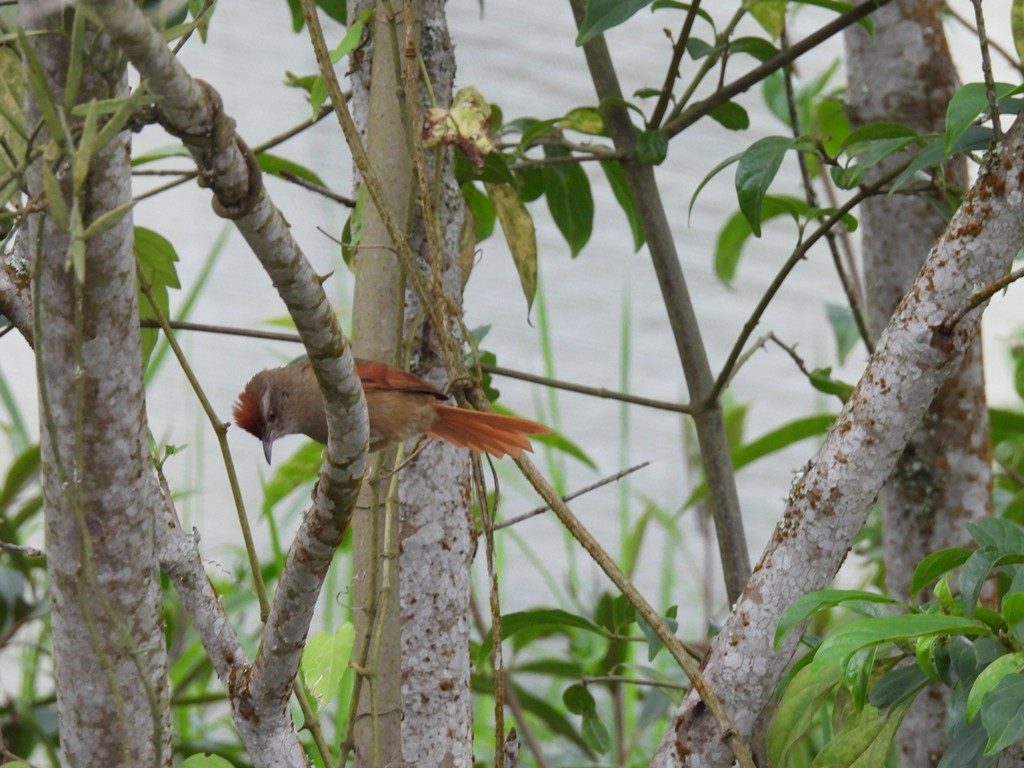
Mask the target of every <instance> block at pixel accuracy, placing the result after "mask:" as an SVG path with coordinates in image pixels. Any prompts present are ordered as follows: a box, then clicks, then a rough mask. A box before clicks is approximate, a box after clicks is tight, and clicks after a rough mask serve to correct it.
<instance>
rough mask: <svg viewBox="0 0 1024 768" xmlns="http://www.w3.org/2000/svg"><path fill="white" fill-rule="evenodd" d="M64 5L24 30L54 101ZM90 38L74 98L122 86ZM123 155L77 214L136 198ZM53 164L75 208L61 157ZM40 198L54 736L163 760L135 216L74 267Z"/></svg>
mask: <svg viewBox="0 0 1024 768" xmlns="http://www.w3.org/2000/svg"><path fill="white" fill-rule="evenodd" d="M71 13H72V11H71V10H70V9H69V8H67V7H61V6H60V5H59V4H57V3H27V4H25V5H24V6H23V20H24V22H25V25H26V27H28V28H29V29H35V30H45V34H41V35H38V36H33V37H32V38H31V40H32V43H31V44H32V45H33V47H34V48H35V50H36V52H37V54H38V57H39V60H40V62H41V64H42V67H43V69H44V70H45V73H46V79H47V82H48V87H49V90H50V93H51V94H52V97H53V99H54V100H55V103H56V104H58V105H61V104H63V101H64V98H65V93H64V90H65V86H66V83H67V75H68V67H69V64H70V61H71V56H72V55H73V54H72V51H71V48H70V46H69V39H68V35H69V33H70V29H71V27H70V24H71ZM84 39H85V46H84V51H85V55H84V56H83V57H82V60H81V61H80V62H78V63H79V64H80V65H81V66H82V67H83V71H84V75H83V78H82V81H81V84H80V86H79V90H78V92H77V102H78V103H87V102H88V101H90V100H92V99H110V98H116V97H118V96H122V95H124V93H125V92H126V79H125V68H124V63H123V61H122V60H121V58H120V54H119V53H118V52H117V51H116V50H112V49H110V48H109V47H108V45H107V43H106V39H105V38H104V36H102V35H99V34H97V33H96V32H95V30H92V29H91V28H88V27H87V28H86V33H85V38H84ZM27 113H28V115H29V118H30V121H32V120H36V119H38V117H39V115H40V114H41V112H40V105H39V102H38V101H37V100H35V99H33V98H29V99H28V104H27ZM76 135H80V134H76ZM48 138H49V136H48V135H47V136H46V137H45V139H44V138H43V137H40V141H43V140H46V139H48ZM40 146H41V144H40ZM128 154H129V137H128V134H127V133H122V134H121V135H119V136H118V137H116V138H115V139H114V141H113V142H112V143H110V144H109V145H108V146H107V147H106V148H104V149H102V150H100V151H99V152H98V154H96V155H95V157H94V158H93V160H92V162H91V165H90V168H89V173H88V177H87V179H86V180H85V183H84V185H83V187H82V189H81V190H80V193H79V194H77V195H76V196H75V197H76V200H75V202H77V204H78V205H79V206H80V210H81V213H82V218H83V220H84V222H85V225H86V226H87V225H89V224H90V223H92V222H94V221H95V220H96V219H98V218H99V217H100V216H102V215H103V214H105V213H107V212H108V211H111V210H113V209H115V208H117V207H118V206H120V205H122V204H124V203H127V202H128V201H129V200H130V199H131V176H130V168H129V164H128V159H129V157H128ZM71 160H72V159H69V161H71ZM46 162H50V158H49V157H46V158H45V159H43V160H41V161H38V162H37V163H36V165H34V166H33V168H32V169H31V172H30V174H29V177H28V184H29V190H30V194H33V195H37V194H39V195H40V197H41V193H42V190H43V186H42V163H46ZM51 167H52V168H53V170H54V172H55V176H56V178H57V182H58V185H59V187H60V193H61V194H62V195H63V196H64V205H65V206H66V207H67V208H69V209H70V208H71V207H72V202H73V200H72V196H73V193H72V183H71V172H70V166H69V163H68V162H59V163H56V164H55V165H53V166H51ZM50 190H51V191H52V187H51V188H50ZM51 205H52V203H51ZM58 207H59V206H58ZM49 210H52V208H51V209H49ZM49 210H48V211H47V212H44V213H39V214H35V215H32V216H30V217H29V218H28V221H27V237H25V238H23V239H22V241H21V242H22V244H23V245H24V247H25V248H26V249H27V256H28V258H29V259H30V262H31V264H32V269H33V275H34V279H35V285H34V291H35V293H34V297H35V302H34V306H35V323H34V340H35V350H36V357H37V371H38V375H39V411H40V440H41V444H42V446H41V447H42V457H43V491H44V498H45V512H44V514H45V525H46V554H47V569H48V573H49V579H50V588H51V592H50V599H51V615H52V627H53V649H54V665H55V673H56V680H57V709H58V717H59V726H60V741H61V749H62V751H63V753H64V761H65V762H66V764H68V765H74V766H77V767H78V768H84V767H87V766H143V765H145V766H160V765H170V764H171V739H170V723H169V719H168V711H169V710H168V689H167V660H166V654H165V649H164V644H163V636H164V633H163V614H162V599H161V590H160V578H159V571H158V568H157V560H156V554H155V544H154V527H153V526H154V509H153V507H152V503H153V500H154V498H155V491H156V485H155V478H154V476H153V473H152V468H151V466H150V461H149V449H148V445H147V440H146V415H145V401H144V397H143V389H142V364H141V354H140V344H139V314H138V307H137V304H136V290H137V288H136V278H135V256H134V251H133V235H132V220H131V216H130V215H128V216H125V217H124V218H123V219H121V220H120V222H119V223H118V224H116V225H115V226H113V227H112V228H110V229H108V230H107V231H106V232H104V233H103V234H99V235H96V236H95V237H92V238H91V239H90V240H88V242H87V244H86V247H85V253H84V258H83V259H82V260H81V261H80V262H76V263H75V264H74V266H73V265H72V264H69V260H68V254H69V242H70V241H69V237H68V235H67V234H66V232H65V231H64V230H62V228H61V227H59V226H58V224H57V221H56V220H55V219H54V217H53V216H51V215H50V213H49Z"/></svg>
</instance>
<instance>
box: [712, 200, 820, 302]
mask: <svg viewBox="0 0 1024 768" xmlns="http://www.w3.org/2000/svg"><path fill="white" fill-rule="evenodd" d="M807 210H808V208H807V203H806V202H805V201H803V200H800V199H798V198H795V197H777V196H775V195H771V196H768V197H766V198H764V199H763V200H762V201H761V203H760V213H759V215H760V220H761V222H762V223H763V222H765V221H768V220H770V219H774V218H776V217H778V216H782V215H784V214H788V215H789V216H791V217H792V219H793V221H795V222H797V223H799V221H800V218H801V216H803V215H805V214H806V212H807ZM753 234H755V233H754V231H753V229H752V228H751V225H750V221H749V219H748V218H747V217H746V215H745V214H744V213H742V212H739V213H735V214H733V215H732V216H730V217H729V219H728V221H726V222H725V225H724V226H723V227H722V231H721V232H719V233H718V240H717V241H716V242H715V274H716V275H717V276H718V279H719V280H721V281H722V282H723V283H724V284H725V285H730V284H731V283H732V281H733V278H734V277H735V276H736V268H737V266H738V265H739V261H740V256H741V255H742V253H743V246H744V245H746V242H747V240H749V239H750V236H751V235H753Z"/></svg>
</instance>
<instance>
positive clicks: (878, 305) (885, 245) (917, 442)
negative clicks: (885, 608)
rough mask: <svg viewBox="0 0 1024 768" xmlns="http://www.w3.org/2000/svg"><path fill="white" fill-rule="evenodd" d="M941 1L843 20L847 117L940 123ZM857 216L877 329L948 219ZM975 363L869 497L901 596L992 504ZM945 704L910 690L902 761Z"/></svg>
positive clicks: (921, 760)
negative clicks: (870, 29) (913, 696)
mask: <svg viewBox="0 0 1024 768" xmlns="http://www.w3.org/2000/svg"><path fill="white" fill-rule="evenodd" d="M942 6H943V4H942V3H941V2H938V1H937V0H898V2H895V3H892V4H890V5H888V6H886V7H885V8H882V9H880V10H878V11H877V12H875V14H874V16H873V19H874V24H875V29H874V33H873V34H871V35H869V34H867V33H866V32H865V31H864V30H863V29H861V28H860V27H851V28H850V29H848V30H847V32H846V49H847V73H848V78H849V88H848V94H849V95H848V103H849V114H850V120H851V123H852V124H853V125H854V126H861V125H864V124H867V123H871V122H876V121H884V122H899V123H903V124H904V125H907V126H909V127H911V128H913V129H914V130H916V131H919V132H921V133H941V132H942V131H943V130H944V121H945V114H946V105H947V104H948V103H949V99H950V97H951V96H952V95H953V93H954V91H955V90H956V88H957V85H958V78H957V75H956V70H955V68H954V66H953V62H952V59H951V57H950V54H949V48H948V46H947V45H946V38H945V35H944V33H943V28H942V20H941V18H940V15H939V14H940V11H941V9H942ZM904 160H905V158H900V159H899V161H901V162H902V161H904ZM879 172H881V170H880V171H879ZM945 180H946V182H947V183H948V184H951V185H953V186H954V187H957V188H960V189H964V188H966V186H967V168H966V163H965V162H964V160H963V158H957V159H956V160H954V161H953V162H951V163H950V164H949V166H948V167H947V169H946V176H945ZM861 222H862V224H861V232H862V233H863V234H862V243H863V245H862V250H863V257H864V276H865V284H866V286H867V303H868V307H867V309H868V324H869V327H870V328H871V329H872V332H873V333H874V334H875V336H876V338H877V336H878V334H879V333H880V332H881V330H882V329H883V328H885V325H886V323H887V322H888V321H889V318H890V317H891V316H892V314H893V312H894V311H895V309H896V306H897V304H898V303H899V301H900V299H902V298H903V295H904V294H905V293H906V291H907V289H908V288H909V287H910V286H911V284H912V283H913V280H914V278H915V277H916V276H917V273H918V272H919V271H920V269H921V265H922V264H923V263H924V260H925V257H926V256H927V254H928V251H929V249H930V248H931V247H932V245H933V244H934V243H935V241H936V240H937V239H938V237H939V236H940V235H941V234H942V231H943V230H944V229H945V227H946V222H945V220H944V218H943V217H942V216H941V215H940V214H939V213H938V212H937V211H936V210H935V209H934V208H933V207H932V206H931V205H929V203H928V202H927V201H926V200H924V199H923V198H921V197H916V196H910V195H884V196H878V197H873V198H871V199H869V200H867V201H866V202H865V203H864V205H863V207H862V208H861ZM982 362H983V358H982V349H981V338H980V336H979V337H976V338H975V340H974V342H973V344H972V345H971V347H970V348H969V349H968V351H967V354H966V355H965V357H964V361H963V363H962V364H961V367H960V369H959V370H958V371H957V372H956V373H954V374H953V375H952V376H950V378H949V380H948V381H947V382H946V383H945V385H943V387H942V388H941V389H940V390H939V392H938V394H937V395H936V397H935V401H934V402H933V403H932V406H931V408H929V410H928V412H927V413H926V414H925V417H924V421H923V422H922V424H921V427H920V428H919V429H918V431H917V432H916V433H915V434H914V436H913V437H912V438H911V439H910V442H909V444H908V445H907V447H906V449H905V450H904V451H903V454H902V456H901V457H900V459H899V461H898V462H897V464H896V468H895V469H894V470H893V474H892V477H891V478H890V479H889V482H888V483H886V485H885V487H884V488H883V489H882V493H881V494H880V496H879V503H880V504H881V508H882V531H883V546H884V553H885V555H884V556H885V579H886V586H887V589H888V591H889V594H891V595H893V596H895V597H898V598H901V599H904V600H906V599H909V597H910V595H909V590H910V579H911V576H912V575H913V572H914V568H915V567H916V566H917V564H918V563H919V562H920V561H921V560H922V558H924V556H925V555H927V554H928V553H929V552H934V551H935V550H937V549H942V548H944V547H952V546H967V545H968V544H969V543H970V538H969V537H968V535H967V532H966V530H965V529H964V523H965V522H966V521H968V520H972V519H976V518H979V517H982V516H984V515H987V514H989V513H990V512H991V508H990V501H991V495H992V494H991V490H992V488H991V484H992V475H991V461H990V459H991V457H990V455H989V439H988V413H987V410H986V403H985V377H984V371H983V369H982ZM947 706H948V695H947V691H946V689H945V688H943V687H942V686H933V688H931V689H929V690H928V691H926V692H925V693H923V694H922V695H921V696H919V697H918V699H917V701H916V702H915V703H914V706H913V708H912V709H911V711H910V712H909V713H908V714H907V717H906V719H905V720H904V722H903V725H902V726H901V728H900V734H899V737H898V743H899V744H900V754H901V758H902V764H903V765H905V766H908V768H909V766H921V765H931V764H934V761H936V760H938V758H939V757H940V756H941V755H942V753H943V752H944V751H945V748H946V732H945V727H944V723H945V716H946V708H947Z"/></svg>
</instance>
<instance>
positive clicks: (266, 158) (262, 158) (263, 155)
mask: <svg viewBox="0 0 1024 768" xmlns="http://www.w3.org/2000/svg"><path fill="white" fill-rule="evenodd" d="M256 162H257V163H259V166H260V170H262V171H263V172H264V173H269V174H270V175H271V176H277V177H278V178H282V179H283V178H286V174H290V175H292V176H297V177H298V178H300V179H304V180H305V181H308V182H309V183H310V184H316V185H317V186H318V187H326V186H327V185H326V184H324V182H323V180H322V179H321V178H320V177H319V176H317V175H316V173H315V172H313V171H312V170H310V169H309V168H307V167H306V166H304V165H299V164H298V163H294V162H292V161H291V160H288V159H287V158H284V157H281V156H280V155H274V154H271V153H270V152H260V153H259V154H258V155H256Z"/></svg>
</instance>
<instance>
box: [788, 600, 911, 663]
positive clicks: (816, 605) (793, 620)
mask: <svg viewBox="0 0 1024 768" xmlns="http://www.w3.org/2000/svg"><path fill="white" fill-rule="evenodd" d="M897 602H898V601H897V600H895V599H894V598H891V597H889V596H888V595H879V594H878V593H876V592H864V591H863V590H859V589H820V590H818V591H816V592H810V593H808V594H806V595H803V596H802V597H798V598H797V599H796V600H794V601H793V603H792V605H790V606H789V608H787V609H786V611H785V612H784V613H783V614H782V617H781V618H780V619H779V623H778V624H777V625H776V627H775V639H774V641H773V645H772V647H773V648H775V649H776V650H778V648H779V644H780V643H781V642H782V641H783V640H784V639H785V637H786V635H788V634H789V633H790V632H792V631H793V630H794V629H795V628H796V627H798V626H800V625H801V624H803V623H804V622H805V621H807V619H809V618H811V616H813V615H814V614H815V613H817V612H818V611H821V610H825V609H827V608H835V607H837V606H843V607H845V608H853V607H854V606H855V605H857V604H862V603H882V604H889V605H891V604H894V603H897Z"/></svg>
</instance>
